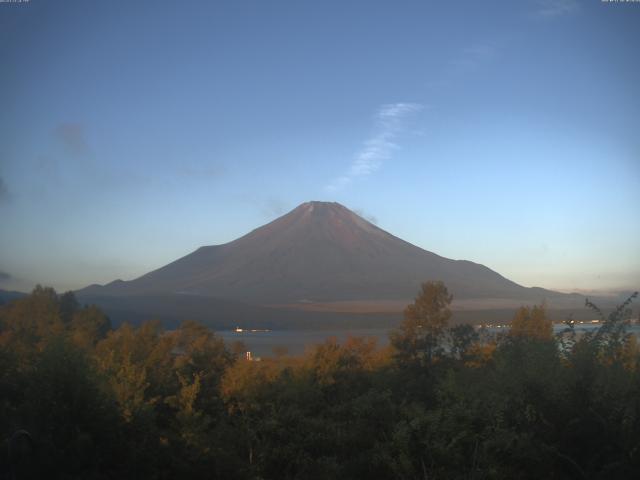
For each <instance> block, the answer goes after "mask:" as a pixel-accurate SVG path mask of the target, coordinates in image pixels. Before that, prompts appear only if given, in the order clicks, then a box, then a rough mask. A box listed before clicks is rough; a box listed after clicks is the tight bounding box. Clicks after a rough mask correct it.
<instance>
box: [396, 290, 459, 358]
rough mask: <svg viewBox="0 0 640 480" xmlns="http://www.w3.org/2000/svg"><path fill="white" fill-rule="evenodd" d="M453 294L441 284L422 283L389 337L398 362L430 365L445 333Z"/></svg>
mask: <svg viewBox="0 0 640 480" xmlns="http://www.w3.org/2000/svg"><path fill="white" fill-rule="evenodd" d="M452 300H453V295H451V294H450V293H449V291H448V290H447V287H446V286H445V285H444V283H443V282H431V281H430V282H425V283H423V284H422V286H421V287H420V293H419V294H418V296H417V297H416V298H415V300H414V301H413V303H412V304H411V305H408V306H407V307H406V308H405V310H404V320H403V321H402V323H401V325H400V328H399V329H398V330H396V331H394V332H393V333H392V334H391V344H392V345H393V347H394V348H395V349H396V356H397V358H398V360H399V361H400V362H401V363H409V364H416V363H418V364H420V363H422V364H430V363H431V362H432V361H433V357H434V355H435V354H436V352H437V350H438V344H439V342H440V340H441V339H442V337H443V335H444V333H445V332H446V329H447V325H448V323H449V319H450V318H451V310H450V309H449V305H451V301H452Z"/></svg>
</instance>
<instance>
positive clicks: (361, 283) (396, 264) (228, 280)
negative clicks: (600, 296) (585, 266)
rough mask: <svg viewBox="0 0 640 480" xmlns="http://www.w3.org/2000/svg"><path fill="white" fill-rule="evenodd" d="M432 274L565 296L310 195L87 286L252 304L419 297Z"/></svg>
mask: <svg viewBox="0 0 640 480" xmlns="http://www.w3.org/2000/svg"><path fill="white" fill-rule="evenodd" d="M426 280H442V281H443V282H445V284H446V285H447V286H448V288H449V289H450V291H451V292H452V293H453V295H454V297H455V298H456V299H458V300H465V299H467V300H469V299H485V300H486V299H511V300H523V301H525V300H529V301H533V300H535V301H538V300H542V299H543V298H546V299H550V298H563V297H564V295H563V294H559V293H556V292H552V291H548V290H543V289H539V288H525V287H522V286H520V285H518V284H516V283H514V282H512V281H510V280H508V279H506V278H504V277H503V276H501V275H500V274H498V273H496V272H494V271H493V270H491V269H489V268H487V267H485V266H483V265H480V264H477V263H473V262H470V261H466V260H451V259H448V258H444V257H441V256H439V255H437V254H435V253H432V252H429V251H427V250H423V249H422V248H419V247H416V246H415V245H412V244H410V243H408V242H405V241H404V240H402V239H400V238H398V237H395V236H393V235H392V234H390V233H388V232H386V231H384V230H382V229H380V228H378V227H377V226H375V225H373V224H372V223H370V222H368V221H367V220H365V219H363V218H362V217H360V216H358V215H357V214H355V213H354V212H352V211H351V210H349V209H348V208H346V207H344V206H342V205H340V204H338V203H328V202H307V203H303V204H301V205H299V206H298V207H297V208H295V209H294V210H292V211H291V212H289V213H287V214H286V215H283V216H281V217H280V218H278V219H276V220H274V221H273V222H271V223H268V224H266V225H264V226H262V227H260V228H257V229H255V230H253V231H252V232H250V233H248V234H247V235H245V236H243V237H241V238H238V239H237V240H234V241H232V242H229V243H226V244H223V245H212V246H204V247H201V248H199V249H197V250H196V251H194V252H193V253H190V254H189V255H186V256H185V257H182V258H180V259H178V260H176V261H174V262H172V263H170V264H168V265H166V266H164V267H161V268H159V269H157V270H154V271H152V272H150V273H147V274H146V275H143V276H141V277H139V278H137V279H135V280H132V281H128V282H124V281H120V280H118V281H115V282H112V283H110V284H108V285H105V286H91V287H87V288H86V289H83V290H81V291H80V293H81V294H83V295H101V296H135V295H148V294H154V295H156V294H170V295H176V294H181V295H194V296H201V297H215V298H219V299H228V300H234V301H242V302H247V303H253V304H296V303H301V304H304V303H311V302H337V301H374V300H375V301H385V300H389V301H394V300H408V299H411V298H412V297H413V296H414V294H415V292H416V291H417V290H418V288H419V285H420V283H421V282H424V281H426Z"/></svg>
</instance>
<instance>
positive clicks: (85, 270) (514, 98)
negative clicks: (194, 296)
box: [0, 0, 640, 291]
mask: <svg viewBox="0 0 640 480" xmlns="http://www.w3.org/2000/svg"><path fill="white" fill-rule="evenodd" d="M461 11H463V12H464V14H463V15H461ZM463 21H464V28H462V22H463ZM639 22H640V4H638V3H608V2H600V1H593V2H590V1H585V2H578V1H572V0H554V1H529V2H493V1H487V2H481V3H478V2H468V3H467V2H462V3H460V2H456V3H455V4H450V5H446V4H442V3H440V2H433V3H428V4H427V3H425V2H418V1H408V2H403V3H402V4H401V5H398V4H392V3H388V4H387V3H376V4H375V5H373V4H371V3H370V2H349V4H345V3H344V2H323V3H322V4H316V3H307V2H292V1H291V2H278V3H277V4H272V3H269V4H266V3H265V2H243V3H242V4H238V3H236V2H216V3H215V4H210V3H208V2H197V1H196V2H190V3H189V5H188V6H187V5H185V4H181V3H173V2H171V3H167V4H163V5H159V4H157V3H155V2H154V3H149V2H133V3H132V2H128V3H124V4H114V3H113V2H103V3H98V2H91V3H88V2H80V1H61V2H55V3H54V2H40V1H36V0H31V1H30V2H26V3H0V39H1V40H2V41H0V61H1V62H2V65H4V66H6V68H5V69H4V70H5V72H3V73H4V75H3V78H2V80H1V82H2V87H3V88H2V89H0V104H2V105H3V115H0V218H1V219H2V228H0V247H1V248H0V288H2V289H9V290H10V289H18V290H23V291H24V290H29V289H31V288H32V287H33V286H34V285H35V284H36V283H40V284H45V285H51V286H53V287H55V288H56V289H58V290H67V289H77V288H82V287H85V286H87V285H89V284H92V283H100V284H103V283H108V282H110V281H112V280H115V279H118V278H121V279H125V280H129V279H132V278H135V277H138V276H140V275H142V274H144V273H147V272H149V271H151V270H154V269H156V268H158V267H161V266H163V265H165V264H167V263H169V262H171V261H174V260H176V259H177V258H179V257H182V256H184V255H186V254H188V253H190V252H192V251H193V250H195V249H196V248H198V247H200V246H203V245H214V244H222V243H226V242H229V241H232V240H234V239H236V238H238V237H240V236H242V235H244V234H246V233H248V232H249V231H251V230H253V229H255V228H257V227H259V226H261V225H263V224H265V223H268V222H269V221H271V220H273V219H275V218H277V217H278V216H280V215H283V214H285V213H286V212H287V211H289V210H291V209H293V208H295V207H296V206H297V205H299V204H300V203H303V202H306V201H309V200H326V201H336V202H339V203H341V204H343V205H345V206H346V207H348V208H350V209H352V210H354V211H356V212H357V213H358V214H360V215H361V216H363V217H365V218H367V219H368V220H370V221H372V222H373V223H376V224H377V225H378V226H379V227H380V228H382V229H384V230H386V231H388V232H389V233H391V234H393V235H395V236H397V237H399V238H401V239H403V240H406V241H408V242H410V243H412V244H414V245H416V246H419V247H421V248H423V249H425V250H428V251H431V252H434V253H437V254H438V255H441V256H444V257H448V258H453V259H465V260H470V261H473V262H476V263H480V264H483V265H486V266H487V267H489V268H491V269H492V270H495V271H496V272H498V273H500V274H501V275H503V276H505V277H507V278H508V279H510V280H513V281H515V282H517V283H519V284H521V285H524V286H539V287H544V288H549V289H556V290H563V291H612V290H628V289H638V287H639V286H640V248H638V239H639V238H640V220H639V219H640V215H639V214H638V205H640V188H638V187H640V135H638V119H639V118H640V95H639V94H638V91H637V88H638V87H637V86H638V85H640V57H639V56H638V54H637V46H638V45H639V44H640V29H639V28H638V25H639Z"/></svg>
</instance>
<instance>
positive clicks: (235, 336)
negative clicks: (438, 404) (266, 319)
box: [216, 323, 640, 357]
mask: <svg viewBox="0 0 640 480" xmlns="http://www.w3.org/2000/svg"><path fill="white" fill-rule="evenodd" d="M598 327H599V325H598V324H591V323H582V324H577V325H576V326H575V327H574V328H575V330H576V332H578V333H585V332H588V331H592V330H594V329H596V328H598ZM565 328H566V326H565V325H564V324H555V325H554V330H555V332H561V331H562V330H564V329H565ZM488 330H489V331H490V332H495V333H498V332H506V331H508V327H491V328H489V329H488ZM627 331H628V332H632V333H634V334H635V335H639V336H640V325H637V324H634V325H630V326H628V327H627ZM389 332H390V329H388V328H355V329H335V330H270V331H258V332H251V331H246V330H245V331H242V332H236V331H235V330H222V331H218V332H216V333H217V334H218V335H220V336H221V337H222V338H223V339H224V341H225V343H228V344H231V343H233V342H236V341H241V342H244V344H245V345H246V347H247V350H249V351H250V352H251V353H252V354H253V355H254V356H258V357H269V356H272V355H273V349H274V348H276V347H284V348H286V349H287V352H288V354H289V355H300V354H302V353H304V351H305V349H306V348H308V347H309V346H311V345H315V344H318V343H322V342H324V341H325V340H326V339H328V338H330V337H335V338H336V339H337V340H338V341H339V342H343V341H344V340H345V339H346V338H347V337H349V336H352V337H373V338H375V339H376V340H377V342H378V346H385V345H388V344H389Z"/></svg>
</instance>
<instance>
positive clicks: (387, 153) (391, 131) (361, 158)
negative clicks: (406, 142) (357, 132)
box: [326, 103, 423, 192]
mask: <svg viewBox="0 0 640 480" xmlns="http://www.w3.org/2000/svg"><path fill="white" fill-rule="evenodd" d="M422 109H423V105H421V104H419V103H390V104H386V105H382V106H381V107H380V108H379V109H378V112H377V113H376V116H375V123H376V126H375V133H374V135H372V136H371V137H370V138H369V139H367V140H366V141H365V142H364V144H363V146H362V148H361V149H360V151H359V152H358V153H357V154H356V155H355V157H354V159H353V161H352V162H351V166H350V167H349V169H348V170H347V171H346V172H345V173H344V174H343V175H341V176H339V177H337V178H335V179H333V180H332V181H331V182H330V183H329V184H328V185H327V186H326V190H328V191H329V192H335V191H338V190H341V189H343V188H345V187H346V186H347V185H349V184H350V183H351V182H352V181H353V180H354V179H356V178H358V177H365V176H368V175H371V174H372V173H374V172H376V171H377V170H379V169H380V167H381V166H382V163H383V162H384V161H385V160H389V159H390V158H391V157H392V153H393V151H394V150H396V149H398V148H399V146H398V144H397V143H396V142H395V140H396V138H397V137H398V135H400V133H402V132H403V131H404V123H405V122H404V121H405V119H406V117H407V116H408V115H410V114H412V113H416V112H419V111H420V110H422Z"/></svg>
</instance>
